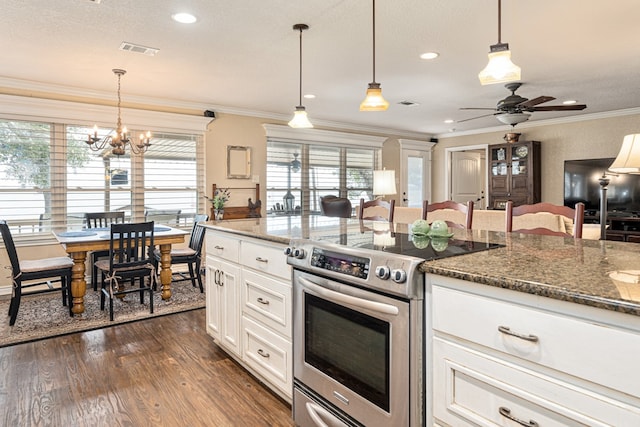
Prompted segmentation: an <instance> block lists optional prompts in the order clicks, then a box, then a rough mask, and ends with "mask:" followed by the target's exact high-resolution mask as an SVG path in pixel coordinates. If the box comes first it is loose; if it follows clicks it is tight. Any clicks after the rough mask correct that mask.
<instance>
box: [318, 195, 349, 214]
mask: <svg viewBox="0 0 640 427" xmlns="http://www.w3.org/2000/svg"><path fill="white" fill-rule="evenodd" d="M351 211H352V207H351V200H349V199H347V198H346V197H338V196H334V195H331V194H330V195H328V196H323V197H320V213H321V214H322V215H324V216H331V217H340V218H351Z"/></svg>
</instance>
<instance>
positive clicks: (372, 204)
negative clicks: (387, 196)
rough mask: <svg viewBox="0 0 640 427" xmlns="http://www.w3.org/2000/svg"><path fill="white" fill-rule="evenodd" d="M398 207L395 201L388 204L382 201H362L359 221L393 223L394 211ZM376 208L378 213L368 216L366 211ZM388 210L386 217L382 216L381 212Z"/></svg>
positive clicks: (392, 200)
mask: <svg viewBox="0 0 640 427" xmlns="http://www.w3.org/2000/svg"><path fill="white" fill-rule="evenodd" d="M395 206H396V201H395V200H394V199H391V200H389V201H388V202H387V201H385V200H382V199H375V200H371V201H369V202H365V201H364V199H360V209H358V219H370V220H374V221H389V222H393V210H394V208H395ZM369 208H376V211H377V212H376V213H373V214H370V215H366V214H365V209H369ZM381 210H386V216H382V215H381V214H380V213H379V212H380V211H381Z"/></svg>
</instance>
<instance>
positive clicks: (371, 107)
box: [360, 83, 389, 111]
mask: <svg viewBox="0 0 640 427" xmlns="http://www.w3.org/2000/svg"><path fill="white" fill-rule="evenodd" d="M387 108H389V101H387V100H386V99H384V98H383V97H382V88H381V87H380V83H369V88H368V89H367V94H366V96H365V97H364V100H363V101H362V103H361V104H360V111H386V109H387Z"/></svg>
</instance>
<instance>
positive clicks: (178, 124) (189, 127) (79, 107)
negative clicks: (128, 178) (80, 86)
mask: <svg viewBox="0 0 640 427" xmlns="http://www.w3.org/2000/svg"><path fill="white" fill-rule="evenodd" d="M122 111H123V113H122V116H123V118H124V119H125V120H127V123H128V124H129V127H130V129H152V130H153V131H154V132H158V133H163V134H179V135H189V137H193V138H194V139H195V144H196V147H195V161H196V181H197V182H196V187H197V190H196V197H195V199H196V204H197V205H196V212H195V213H201V212H204V211H206V209H207V204H206V201H205V199H204V198H203V196H204V195H205V167H204V162H205V154H204V146H205V132H206V130H207V125H208V123H210V121H211V119H210V118H203V117H199V116H191V115H186V114H176V113H167V112H164V111H151V110H137V109H122ZM115 117H116V109H115V107H109V106H102V105H93V104H91V105H90V106H89V104H85V103H78V102H70V101H59V100H51V99H40V98H26V97H20V96H14V95H0V119H2V120H7V121H23V122H30V123H38V122H40V123H47V124H49V125H50V126H51V135H50V147H51V148H50V167H51V171H50V174H51V175H50V176H51V180H50V188H49V189H45V190H44V191H50V192H51V199H52V212H53V213H54V215H55V216H57V217H58V218H57V220H54V222H53V225H54V227H63V226H65V222H66V219H65V218H66V204H67V194H68V193H69V194H70V193H71V191H69V189H68V187H67V178H66V170H67V152H66V144H67V138H66V137H67V135H66V126H93V125H94V124H97V125H98V126H103V127H105V128H112V127H113V125H114V123H111V121H112V120H113V121H115ZM167 124H170V125H171V127H167ZM88 149H89V148H88V147H87V150H88ZM134 158H135V157H134ZM134 161H135V160H132V163H133V162H134ZM137 161H139V162H140V163H141V164H144V160H143V158H140V160H137ZM132 169H133V164H132ZM62 171H64V172H62ZM131 172H132V173H133V170H132V171H131ZM26 191H30V190H26ZM131 191H132V192H135V191H137V192H140V191H142V194H144V192H145V188H144V185H142V186H141V187H140V188H139V189H134V188H133V185H132V186H131ZM53 203H56V204H57V206H55V210H54V205H53ZM143 217H144V215H143V214H142V216H141V215H140V214H137V215H136V216H135V217H134V218H136V219H143ZM60 218H63V219H62V221H61V220H60ZM186 224H187V222H186V221H185V223H181V224H179V225H180V226H183V227H184V226H185V225H186ZM34 227H36V226H35V225H34ZM14 239H15V240H16V243H18V244H21V245H25V244H27V245H28V244H44V243H51V242H53V241H55V239H54V238H53V236H52V235H51V233H50V232H30V233H15V235H14Z"/></svg>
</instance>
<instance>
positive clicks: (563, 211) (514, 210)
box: [506, 201, 584, 239]
mask: <svg viewBox="0 0 640 427" xmlns="http://www.w3.org/2000/svg"><path fill="white" fill-rule="evenodd" d="M537 213H550V214H555V215H560V216H562V217H563V218H566V219H568V220H572V221H573V234H570V233H564V232H562V231H556V230H551V229H549V228H546V227H535V228H528V229H518V230H513V217H514V216H521V215H526V214H537ZM583 225H584V203H582V202H580V203H576V205H575V209H572V208H570V207H568V206H559V205H554V204H551V203H546V202H542V203H536V204H533V205H520V206H513V202H512V201H508V202H507V207H506V231H507V233H510V232H518V233H529V234H542V235H547V236H562V237H574V238H576V239H581V238H582V228H583V227H582V226H583Z"/></svg>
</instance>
